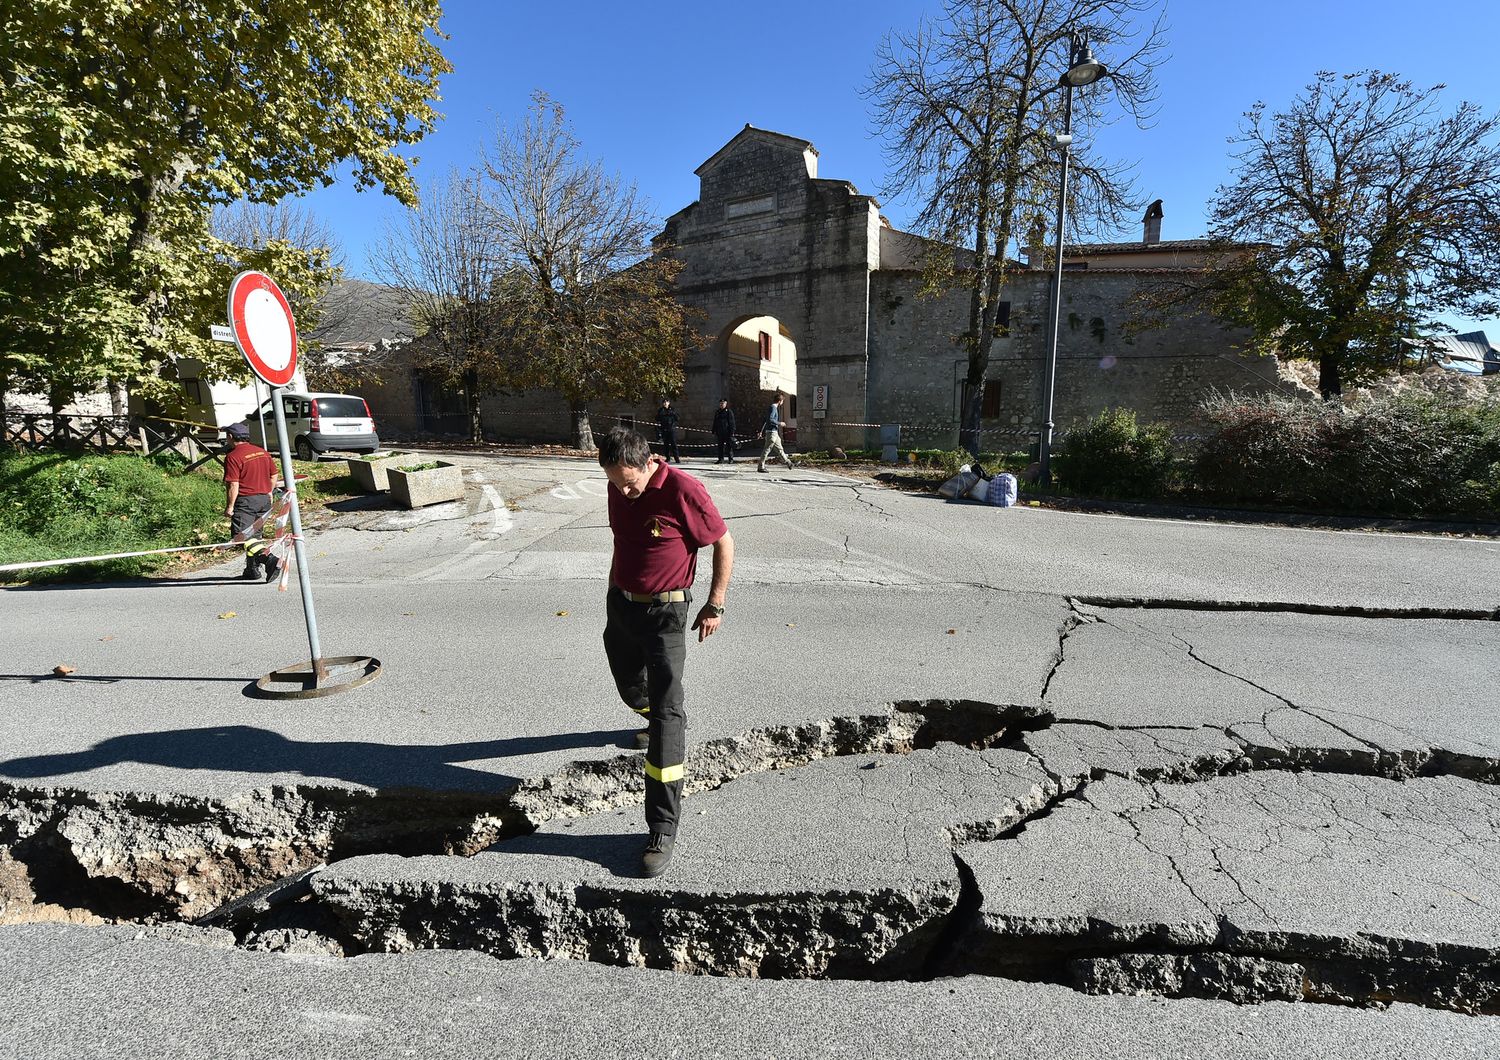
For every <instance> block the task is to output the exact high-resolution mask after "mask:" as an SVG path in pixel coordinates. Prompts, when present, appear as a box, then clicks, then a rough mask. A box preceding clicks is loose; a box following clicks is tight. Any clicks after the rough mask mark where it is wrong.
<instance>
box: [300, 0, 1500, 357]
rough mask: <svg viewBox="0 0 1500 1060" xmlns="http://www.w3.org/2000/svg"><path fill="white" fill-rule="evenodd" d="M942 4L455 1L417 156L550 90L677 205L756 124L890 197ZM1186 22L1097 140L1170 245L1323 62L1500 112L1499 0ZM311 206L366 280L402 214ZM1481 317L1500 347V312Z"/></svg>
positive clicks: (1182, 11) (628, 172) (454, 154)
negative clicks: (902, 96) (886, 100)
mask: <svg viewBox="0 0 1500 1060" xmlns="http://www.w3.org/2000/svg"><path fill="white" fill-rule="evenodd" d="M939 9H940V4H939V3H937V2H936V0H902V2H897V0H861V2H859V3H838V2H822V0H803V2H801V3H793V2H789V0H761V2H759V3H757V4H753V5H728V4H717V3H714V2H712V0H709V2H707V3H702V2H700V3H692V4H689V3H681V2H677V0H661V2H654V0H645V2H640V3H634V4H621V3H618V2H600V0H575V2H573V3H567V2H563V3H553V4H538V3H534V2H528V3H519V2H513V0H450V2H449V3H448V4H447V5H446V13H445V15H444V18H443V28H444V30H445V32H446V33H447V34H448V35H449V38H450V39H449V40H448V41H447V42H446V43H445V44H444V45H443V50H444V53H445V54H446V55H447V56H448V58H449V60H450V61H451V62H452V63H453V66H454V72H453V73H452V74H451V75H449V76H448V77H447V78H445V79H444V81H443V86H442V95H443V100H442V102H441V104H440V105H439V106H440V109H441V110H442V112H443V114H444V119H443V121H442V123H441V125H440V126H439V128H438V130H437V132H435V133H434V134H433V135H432V136H430V137H428V138H427V139H426V140H424V141H423V142H422V143H421V144H420V145H418V146H417V147H416V148H415V150H414V152H413V153H414V154H416V155H417V156H418V158H419V159H420V161H419V163H418V165H417V167H416V170H415V172H416V174H417V177H418V179H419V180H420V181H427V180H431V179H440V178H441V177H442V176H443V175H444V174H445V173H446V172H447V170H448V169H449V168H450V167H452V166H459V167H465V168H466V167H468V166H470V165H472V164H473V163H474V161H475V159H476V158H477V156H478V153H479V150H480V148H481V147H482V145H483V144H484V142H485V141H486V139H488V138H489V136H490V133H491V130H492V129H493V128H494V126H495V123H496V122H497V121H509V120H513V119H515V118H516V117H517V116H518V115H520V114H521V113H522V112H524V110H525V108H526V107H527V105H528V103H529V100H530V96H531V93H532V92H533V91H535V90H536V89H543V90H545V91H546V92H548V93H549V94H550V95H552V96H553V97H554V98H555V99H557V100H558V101H559V102H561V103H562V104H563V105H564V106H565V107H566V108H567V113H568V116H569V118H570V120H571V121H572V123H573V126H574V129H575V131H576V133H577V134H578V136H579V138H580V139H581V140H582V142H583V145H584V148H585V150H586V151H587V152H588V153H589V154H590V155H592V156H595V157H598V158H601V159H602V160H603V161H604V163H605V164H606V166H607V167H608V168H610V169H613V170H616V171H618V172H620V173H621V174H623V175H624V176H625V177H626V178H628V179H631V180H634V181H635V182H636V183H637V184H638V185H639V187H640V189H641V191H642V192H644V193H645V195H646V197H647V198H648V199H649V200H650V201H651V202H652V204H653V205H654V207H655V208H656V209H657V211H658V212H659V213H660V214H661V215H662V216H665V215H667V214H670V213H672V212H674V211H676V210H678V209H680V208H681V207H683V206H685V205H687V204H688V203H689V202H691V201H693V200H694V199H695V198H697V193H698V188H697V178H696V177H694V176H693V170H694V169H695V168H696V167H697V166H698V165H699V163H701V162H702V161H703V160H704V159H705V158H707V157H708V156H709V155H711V154H713V153H714V152H715V151H716V150H718V149H719V147H721V146H722V145H723V144H724V143H725V141H727V140H728V139H729V138H730V137H732V136H733V135H734V134H735V132H737V131H738V130H739V129H740V128H741V127H743V126H744V125H745V123H746V122H749V123H751V124H753V125H756V126H758V127H760V128H765V129H774V130H776V131H778V132H784V133H789V134H791V135H794V136H800V137H803V138H805V139H808V140H811V141H812V142H813V144H814V145H815V146H816V147H817V148H818V151H819V153H820V158H819V175H820V176H823V177H830V178H836V179H842V180H849V181H851V182H853V183H854V184H855V185H856V186H857V187H858V188H859V189H860V190H861V191H863V192H868V193H872V194H876V193H878V191H879V188H880V185H881V183H882V181H883V177H884V174H885V172H886V166H885V159H884V157H883V155H882V149H881V145H880V142H879V141H878V140H877V139H875V138H874V137H873V135H872V132H871V126H870V115H869V110H868V105H867V103H866V102H865V100H864V99H863V98H862V97H861V94H860V89H861V88H862V87H863V85H864V84H865V82H866V79H867V77H868V73H869V69H870V65H871V61H872V58H873V55H874V52H875V48H876V45H877V44H878V42H879V40H880V37H881V35H882V34H883V33H884V32H886V31H887V30H888V29H891V28H902V29H907V28H911V27H913V26H914V25H915V24H916V23H917V21H918V19H919V18H920V17H921V16H922V15H923V14H924V13H930V12H936V11H937V10H939ZM1167 21H1168V32H1167V40H1168V47H1167V54H1168V56H1169V58H1168V59H1167V61H1166V63H1165V64H1164V65H1163V66H1162V68H1161V70H1160V73H1159V79H1160V83H1161V99H1160V104H1159V113H1158V115H1157V117H1156V119H1155V121H1154V122H1153V124H1152V126H1151V127H1150V128H1149V129H1145V130H1140V129H1137V128H1136V127H1135V126H1134V125H1133V124H1132V123H1130V122H1129V121H1122V122H1120V123H1118V124H1116V125H1114V126H1112V127H1110V128H1107V129H1105V130H1103V131H1102V132H1101V133H1100V135H1099V137H1098V147H1099V149H1100V150H1101V151H1103V152H1105V153H1106V154H1108V155H1110V156H1112V157H1116V158H1122V159H1128V160H1131V161H1134V162H1135V163H1136V164H1137V165H1136V177H1137V185H1138V188H1139V191H1140V192H1141V193H1142V195H1143V196H1144V197H1145V198H1146V199H1147V200H1149V199H1153V198H1161V199H1163V200H1164V208H1165V211H1166V216H1165V218H1164V221H1163V224H1162V236H1163V238H1166V239H1185V238H1190V237H1193V236H1198V235H1202V234H1203V232H1204V229H1205V227H1206V224H1207V204H1208V202H1209V200H1210V199H1211V198H1212V196H1213V193H1214V189H1215V187H1216V186H1218V185H1219V184H1220V183H1222V182H1224V181H1225V180H1226V179H1227V177H1228V175H1229V173H1230V168H1231V165H1232V160H1231V159H1230V157H1229V150H1230V147H1229V145H1228V144H1227V143H1226V141H1227V139H1228V137H1230V136H1231V135H1233V133H1234V131H1235V129H1236V126H1237V124H1238V122H1239V120H1240V115H1241V114H1242V113H1243V112H1244V111H1245V110H1246V109H1248V108H1249V106H1250V105H1251V104H1253V103H1254V102H1256V101H1257V100H1264V101H1265V102H1266V103H1267V104H1268V105H1270V106H1271V107H1273V108H1275V107H1279V106H1282V105H1284V104H1286V103H1287V102H1289V101H1290V100H1291V99H1292V97H1293V96H1295V95H1296V93H1297V92H1298V90H1299V89H1300V88H1301V87H1302V86H1303V85H1304V84H1306V83H1307V82H1308V81H1309V80H1311V78H1312V76H1313V74H1314V73H1315V72H1316V71H1318V70H1319V69H1331V70H1337V71H1339V72H1341V73H1342V72H1352V71H1355V70H1359V69H1363V68H1366V67H1376V68H1379V69H1383V70H1390V71H1394V72H1397V73H1401V74H1403V75H1405V76H1407V77H1409V78H1411V79H1412V80H1413V81H1415V82H1417V83H1418V84H1420V85H1427V84H1436V83H1439V82H1441V83H1445V84H1447V85H1448V89H1447V90H1446V92H1445V93H1444V97H1445V99H1447V100H1448V101H1450V102H1457V101H1458V100H1459V99H1468V100H1472V101H1474V102H1476V103H1479V104H1480V105H1482V106H1483V107H1484V108H1485V109H1487V110H1489V111H1494V110H1496V109H1500V75H1497V72H1496V65H1495V62H1494V59H1493V55H1492V53H1491V52H1490V51H1489V50H1488V45H1487V43H1486V42H1492V41H1494V40H1496V39H1500V3H1494V2H1480V0H1429V2H1427V3H1425V4H1413V3H1410V2H1406V3H1396V2H1392V0H1362V2H1360V0H1300V2H1297V0H1261V2H1259V3H1255V4H1239V3H1231V2H1226V0H1177V2H1175V3H1170V4H1169V6H1168V10H1167ZM1100 58H1101V59H1103V60H1104V61H1106V62H1108V56H1105V55H1101V56H1100ZM304 205H305V206H306V207H307V208H309V209H310V210H311V211H312V212H314V213H315V214H317V215H318V216H319V217H321V218H323V219H324V220H325V221H327V222H328V223H329V225H330V226H331V227H332V228H333V230H334V231H335V232H336V233H337V234H338V236H339V238H340V239H341V240H342V241H343V244H344V248H345V251H346V254H347V257H348V268H349V271H350V273H351V274H352V275H355V276H361V275H367V266H366V259H365V249H366V247H367V246H368V245H369V244H370V243H372V242H373V241H375V240H376V239H377V238H378V236H379V232H380V221H381V219H382V218H385V217H394V216H396V215H398V214H399V212H400V210H401V207H400V206H399V204H397V203H396V202H395V200H393V199H391V198H390V197H389V196H385V195H382V194H381V193H379V192H373V193H372V192H364V193H356V192H354V191H353V190H352V189H351V188H350V187H349V185H348V183H347V181H344V182H341V183H339V184H335V185H334V186H333V187H331V188H327V189H323V190H320V191H317V192H314V193H312V194H310V195H308V196H307V197H306V199H305V201H304ZM882 208H883V211H884V212H885V214H886V216H887V217H889V218H890V219H891V221H892V222H893V223H894V224H896V225H897V226H898V227H901V226H902V225H903V224H905V223H906V222H907V221H908V219H909V217H910V215H911V213H912V209H911V204H910V203H905V202H900V201H883V202H882ZM1133 232H1134V230H1132V232H1131V233H1127V237H1133ZM1451 323H1453V324H1455V325H1457V326H1459V327H1461V328H1464V327H1467V326H1470V325H1471V322H1468V321H1459V320H1453V321H1451ZM1477 324H1478V325H1479V326H1485V327H1487V328H1488V330H1489V333H1490V338H1491V339H1492V340H1497V341H1500V322H1497V321H1480V322H1477Z"/></svg>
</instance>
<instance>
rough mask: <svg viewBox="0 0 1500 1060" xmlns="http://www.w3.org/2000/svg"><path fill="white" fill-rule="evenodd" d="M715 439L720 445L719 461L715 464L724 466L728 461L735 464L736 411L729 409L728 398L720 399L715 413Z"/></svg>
mask: <svg viewBox="0 0 1500 1060" xmlns="http://www.w3.org/2000/svg"><path fill="white" fill-rule="evenodd" d="M714 437H715V438H716V439H718V445H719V459H717V460H715V461H714V463H716V464H722V463H724V462H725V461H726V460H727V461H728V462H729V463H731V464H732V463H734V410H733V409H731V408H730V407H729V399H728V398H720V399H719V407H718V410H717V411H715V412H714Z"/></svg>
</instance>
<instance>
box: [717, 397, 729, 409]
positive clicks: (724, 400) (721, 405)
mask: <svg viewBox="0 0 1500 1060" xmlns="http://www.w3.org/2000/svg"><path fill="white" fill-rule="evenodd" d="M728 407H729V399H728V398H720V399H719V408H721V409H727V408H728Z"/></svg>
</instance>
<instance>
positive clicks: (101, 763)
mask: <svg viewBox="0 0 1500 1060" xmlns="http://www.w3.org/2000/svg"><path fill="white" fill-rule="evenodd" d="M624 736H625V733H624V732H623V731H621V730H617V729H609V730H603V729H601V730H595V731H593V732H569V733H555V734H551V735H546V736H520V737H511V738H508V739H502V740H475V741H469V742H465V743H449V744H428V745H423V744H402V745H396V744H385V743H374V742H371V741H363V740H347V741H343V740H341V741H315V740H291V739H288V738H287V737H285V736H282V735H281V734H280V733H276V732H271V731H270V730H267V729H257V728H254V727H252V726H248V725H225V726H219V727H215V728H207V729H169V730H166V731H163V732H143V733H131V734H130V735H127V736H115V737H111V738H110V739H108V740H103V741H101V742H99V743H96V744H95V745H94V746H93V747H91V748H89V749H88V750H86V751H73V752H68V753H65V754H48V755H34V756H31V757H26V758H12V759H10V760H9V761H5V762H0V776H4V777H7V778H9V779H11V780H21V779H24V780H40V779H49V778H54V777H58V776H63V775H67V774H71V773H82V772H87V771H88V770H91V769H102V768H104V767H106V766H113V765H119V764H121V763H125V762H133V763H139V764H141V765H152V766H166V767H169V768H172V769H206V770H213V771H216V772H224V773H295V774H300V775H301V776H304V777H307V778H309V779H323V780H330V779H332V780H344V781H348V782H351V783H354V784H363V785H365V786H367V787H371V788H377V789H381V788H417V789H425V790H430V791H462V792H484V793H492V792H494V793H498V792H503V791H506V790H508V789H509V788H511V787H512V786H514V785H515V784H516V783H517V778H516V777H513V776H508V775H505V774H502V773H492V772H487V771H485V770H483V769H472V768H468V767H465V766H462V765H459V764H458V763H460V762H473V761H478V760H482V759H490V758H514V757H517V756H520V755H533V754H542V753H544V752H547V751H567V750H572V749H574V748H583V747H601V746H614V745H615V744H616V743H617V742H618V741H619V740H621V739H623V738H624Z"/></svg>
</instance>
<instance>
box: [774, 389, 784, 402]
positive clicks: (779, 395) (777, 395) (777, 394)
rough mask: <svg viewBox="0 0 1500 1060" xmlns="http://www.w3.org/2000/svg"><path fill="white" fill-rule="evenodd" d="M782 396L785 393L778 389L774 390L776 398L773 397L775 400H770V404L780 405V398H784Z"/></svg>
mask: <svg viewBox="0 0 1500 1060" xmlns="http://www.w3.org/2000/svg"><path fill="white" fill-rule="evenodd" d="M784 397H786V395H785V394H783V393H782V392H781V391H779V390H778V391H776V398H775V400H774V401H772V402H771V404H773V405H780V404H781V399H782V398H784Z"/></svg>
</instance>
